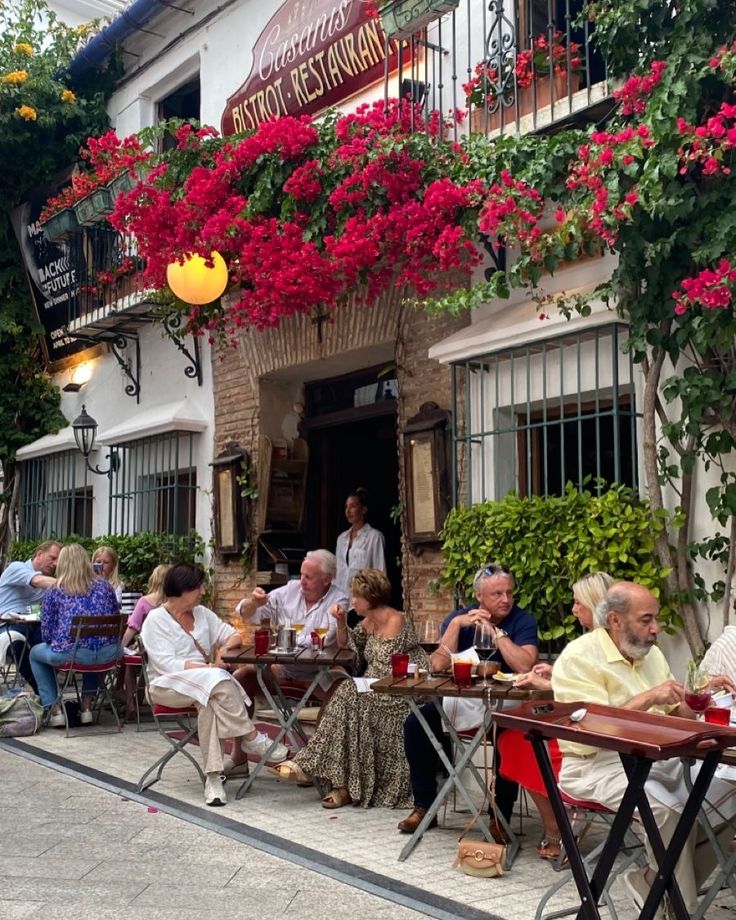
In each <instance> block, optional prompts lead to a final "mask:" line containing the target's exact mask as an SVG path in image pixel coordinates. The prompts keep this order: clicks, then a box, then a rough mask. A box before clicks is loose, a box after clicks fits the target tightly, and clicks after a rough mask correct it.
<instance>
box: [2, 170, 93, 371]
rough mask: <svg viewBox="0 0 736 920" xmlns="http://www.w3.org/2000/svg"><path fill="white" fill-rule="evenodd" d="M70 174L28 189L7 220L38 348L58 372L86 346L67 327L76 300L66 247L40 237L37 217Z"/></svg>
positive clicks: (75, 279)
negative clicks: (30, 301) (37, 334)
mask: <svg viewBox="0 0 736 920" xmlns="http://www.w3.org/2000/svg"><path fill="white" fill-rule="evenodd" d="M70 172H71V170H69V171H68V172H67V173H65V174H64V175H63V176H61V177H60V178H58V179H55V180H53V181H52V182H51V183H49V184H48V185H44V186H39V187H37V188H34V189H31V190H30V192H28V194H27V195H26V198H25V201H24V202H23V203H22V204H21V205H19V206H18V207H17V208H15V209H14V210H13V211H12V212H11V215H10V220H11V223H12V225H13V230H14V231H15V236H16V238H17V240H18V245H19V246H20V251H21V254H22V256H23V264H24V267H25V270H26V277H27V279H28V285H29V288H30V292H31V297H32V299H33V305H34V307H35V309H36V315H37V317H38V319H39V322H40V323H41V327H42V329H43V333H42V335H41V345H42V348H43V355H44V359H45V361H46V364H47V366H48V367H49V369H50V370H58V369H60V368H62V367H64V365H65V364H67V363H69V360H70V359H71V358H72V357H73V356H75V355H78V354H79V353H80V352H82V351H85V350H87V349H89V347H90V346H89V343H86V342H82V341H80V340H79V339H75V338H72V336H70V335H69V333H68V331H67V328H66V326H67V323H68V322H69V315H70V311H71V309H72V307H73V305H74V304H75V303H76V302H77V300H78V297H79V278H78V276H77V267H76V265H75V262H74V260H72V259H71V258H70V253H69V244H68V243H51V242H49V240H47V239H46V237H45V236H44V234H43V230H42V228H41V224H40V222H39V215H40V214H41V210H42V209H43V207H44V205H45V204H46V203H47V201H48V200H49V198H51V197H53V196H54V195H58V194H59V192H60V191H61V190H62V188H63V187H64V186H65V185H68V184H69V175H70Z"/></svg>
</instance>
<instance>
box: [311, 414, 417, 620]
mask: <svg viewBox="0 0 736 920" xmlns="http://www.w3.org/2000/svg"><path fill="white" fill-rule="evenodd" d="M341 415H343V413H341ZM344 416H348V417H343V418H342V419H337V418H335V417H334V416H333V417H332V418H329V417H328V416H326V417H324V418H323V419H313V420H310V422H309V423H308V424H307V426H305V427H306V428H307V429H308V430H307V431H306V432H305V436H306V437H307V438H308V442H309V456H310V463H309V467H310V472H309V477H310V481H309V485H308V488H307V493H308V496H309V498H308V508H307V515H306V520H307V521H308V522H309V523H308V532H307V545H308V546H310V547H316V546H322V547H325V548H326V549H330V550H332V551H333V552H334V550H335V544H336V542H337V537H338V534H339V533H341V531H343V530H346V529H347V526H348V525H347V521H346V520H345V513H344V506H345V499H346V497H347V495H348V493H349V492H352V491H353V490H354V489H356V488H358V487H359V486H362V487H363V488H364V489H367V491H368V495H369V503H370V506H369V509H368V521H369V523H370V524H371V525H372V526H373V527H376V528H377V529H378V530H380V531H381V532H382V533H383V535H384V537H385V539H386V564H387V568H388V578H389V580H390V582H391V585H392V588H393V594H392V602H393V604H394V605H395V606H396V607H397V608H398V609H399V610H401V609H402V606H403V601H402V591H401V569H400V566H399V559H400V556H401V533H400V528H399V526H398V524H395V523H394V522H393V521H392V520H391V511H392V509H393V508H395V507H396V505H398V502H399V496H398V485H399V470H398V457H397V452H396V401H395V400H393V399H387V400H383V401H382V402H380V403H376V404H373V405H372V406H365V407H362V408H357V409H354V410H351V411H348V412H345V413H344Z"/></svg>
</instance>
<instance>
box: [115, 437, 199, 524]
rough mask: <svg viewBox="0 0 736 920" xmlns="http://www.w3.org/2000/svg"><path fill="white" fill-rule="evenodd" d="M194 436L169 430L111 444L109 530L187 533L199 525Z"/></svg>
mask: <svg viewBox="0 0 736 920" xmlns="http://www.w3.org/2000/svg"><path fill="white" fill-rule="evenodd" d="M195 437H197V435H196V434H195V433H192V432H189V431H171V432H167V433H166V434H161V435H157V436H155V437H151V438H141V439H139V440H136V441H129V442H127V443H125V444H117V445H114V446H113V447H112V448H111V456H112V464H113V473H112V479H111V483H110V532H111V533H119V534H131V533H139V532H141V531H144V530H154V531H158V532H161V533H170V534H176V535H178V536H183V535H185V534H187V533H189V531H190V530H192V529H194V528H195V527H196V502H197V470H196V464H195V459H194V446H195V441H194V439H195Z"/></svg>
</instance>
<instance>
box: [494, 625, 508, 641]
mask: <svg viewBox="0 0 736 920" xmlns="http://www.w3.org/2000/svg"><path fill="white" fill-rule="evenodd" d="M508 637H509V634H508V633H507V632H506V630H505V629H501V627H500V626H497V627H496V639H508Z"/></svg>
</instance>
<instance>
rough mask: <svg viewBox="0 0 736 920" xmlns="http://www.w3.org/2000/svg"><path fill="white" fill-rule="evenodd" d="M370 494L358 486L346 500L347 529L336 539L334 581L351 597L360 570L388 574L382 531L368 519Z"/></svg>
mask: <svg viewBox="0 0 736 920" xmlns="http://www.w3.org/2000/svg"><path fill="white" fill-rule="evenodd" d="M367 514H368V493H367V492H366V490H365V489H356V490H355V491H354V492H351V493H350V495H348V497H347V499H346V500H345V517H346V518H347V520H348V523H349V524H350V527H349V529H348V530H346V531H344V532H343V533H341V534H340V536H339V537H338V538H337V548H336V549H335V556H336V557H337V574H336V575H335V584H336V585H337V586H338V588H340V589H341V590H342V592H343V594H345V595H347V596H348V597H350V582H351V580H352V578H353V575H357V574H358V572H359V571H360V570H361V569H379V570H380V571H381V572H383V573H384V574H385V572H386V557H385V550H384V539H383V534H382V533H381V531H380V530H376V529H375V527H371V525H370V524H369V523H368V522H367V521H366V516H367Z"/></svg>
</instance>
